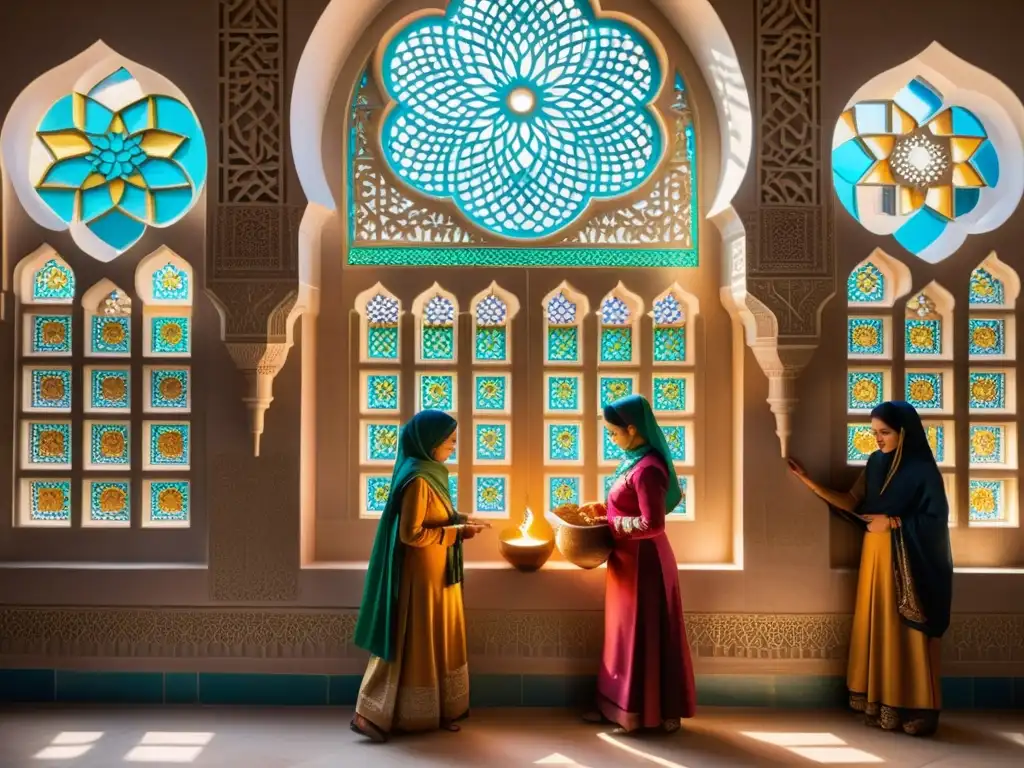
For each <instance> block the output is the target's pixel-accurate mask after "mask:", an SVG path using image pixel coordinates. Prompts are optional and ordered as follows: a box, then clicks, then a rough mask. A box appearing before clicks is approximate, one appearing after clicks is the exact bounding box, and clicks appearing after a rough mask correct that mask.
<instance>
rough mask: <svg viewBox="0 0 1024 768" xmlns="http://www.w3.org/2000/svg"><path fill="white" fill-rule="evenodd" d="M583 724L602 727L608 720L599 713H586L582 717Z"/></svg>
mask: <svg viewBox="0 0 1024 768" xmlns="http://www.w3.org/2000/svg"><path fill="white" fill-rule="evenodd" d="M583 722H584V723H590V724H591V725H603V724H604V723H607V722H608V720H607V719H606V718H605V716H604V715H602V714H601V713H600V712H598V711H597V710H594V711H593V712H587V713H586V714H584V715H583Z"/></svg>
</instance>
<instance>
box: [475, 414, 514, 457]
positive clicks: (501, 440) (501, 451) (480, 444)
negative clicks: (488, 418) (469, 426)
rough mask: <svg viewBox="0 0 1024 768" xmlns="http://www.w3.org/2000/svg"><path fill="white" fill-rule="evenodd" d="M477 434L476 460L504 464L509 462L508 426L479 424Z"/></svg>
mask: <svg viewBox="0 0 1024 768" xmlns="http://www.w3.org/2000/svg"><path fill="white" fill-rule="evenodd" d="M474 429H475V432H476V443H475V445H476V456H475V458H476V460H477V461H489V462H495V461H497V462H504V461H507V460H508V425H507V424H487V423H478V424H476V425H475V427H474Z"/></svg>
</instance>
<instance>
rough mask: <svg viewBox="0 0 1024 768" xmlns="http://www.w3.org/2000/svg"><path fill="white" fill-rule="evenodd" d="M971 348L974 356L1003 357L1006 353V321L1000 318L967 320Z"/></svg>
mask: <svg viewBox="0 0 1024 768" xmlns="http://www.w3.org/2000/svg"><path fill="white" fill-rule="evenodd" d="M967 325H968V333H969V334H970V337H969V338H970V342H969V347H968V348H969V350H970V354H971V355H972V356H973V357H1001V356H1002V355H1005V354H1006V332H1005V327H1006V321H1005V320H1002V319H998V318H992V319H984V320H982V319H978V318H973V317H972V318H971V319H970V320H968V321H967Z"/></svg>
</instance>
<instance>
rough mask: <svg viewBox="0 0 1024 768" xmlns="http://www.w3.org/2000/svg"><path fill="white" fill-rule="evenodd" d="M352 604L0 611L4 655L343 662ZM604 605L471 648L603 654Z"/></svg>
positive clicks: (706, 651)
mask: <svg viewBox="0 0 1024 768" xmlns="http://www.w3.org/2000/svg"><path fill="white" fill-rule="evenodd" d="M686 623H687V632H688V635H689V641H690V649H691V651H692V653H693V655H694V656H695V657H696V658H697V659H732V660H750V661H828V660H834V661H837V662H842V661H844V660H845V658H846V655H847V648H848V645H849V636H850V626H851V618H850V617H849V616H848V615H845V614H785V615H770V614H722V613H694V614H688V615H687V617H686ZM355 624H356V613H355V612H354V611H330V612H328V611H297V610H295V611H282V610H266V609H261V610H255V609H212V610H202V609H166V608H159V609H157V608H154V609H146V608H125V609H116V608H19V607H9V608H5V609H3V610H0V657H3V656H6V657H16V656H46V657H48V658H68V657H79V658H83V657H88V658H103V657H115V656H117V657H135V658H147V657H148V658H182V657H186V658H187V657H200V656H201V657H209V658H257V659H327V660H329V659H341V658H349V657H358V656H362V655H364V654H363V652H362V651H360V650H359V649H358V648H356V647H355V646H354V645H353V643H352V636H353V633H354V632H355ZM603 630H604V624H603V619H602V616H601V613H600V612H590V611H576V612H554V611H539V612H519V611H500V612H499V611H470V612H469V616H468V619H467V631H468V633H469V634H468V643H469V651H470V654H471V655H472V656H474V657H478V658H479V657H505V658H509V657H511V658H561V659H578V660H592V661H597V659H598V658H599V657H600V653H601V642H602V634H603ZM943 655H944V658H945V659H946V660H947V661H950V662H966V663H969V662H1016V663H1020V662H1024V615H1019V614H977V615H970V614H968V615H957V616H954V617H953V623H952V626H951V628H950V631H949V632H948V633H947V634H946V636H945V638H944V639H943Z"/></svg>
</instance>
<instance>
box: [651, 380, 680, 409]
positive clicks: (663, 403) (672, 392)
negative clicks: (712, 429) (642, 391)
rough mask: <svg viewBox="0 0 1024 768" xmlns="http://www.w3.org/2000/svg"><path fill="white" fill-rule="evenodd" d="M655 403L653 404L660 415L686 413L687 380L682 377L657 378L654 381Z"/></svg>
mask: <svg viewBox="0 0 1024 768" xmlns="http://www.w3.org/2000/svg"><path fill="white" fill-rule="evenodd" d="M651 386H652V389H653V390H654V402H653V403H652V404H651V405H652V407H653V408H654V410H655V411H657V412H658V413H684V412H686V410H687V403H686V396H687V392H686V379H685V378H684V377H682V376H655V377H653V380H652V385H651Z"/></svg>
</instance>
